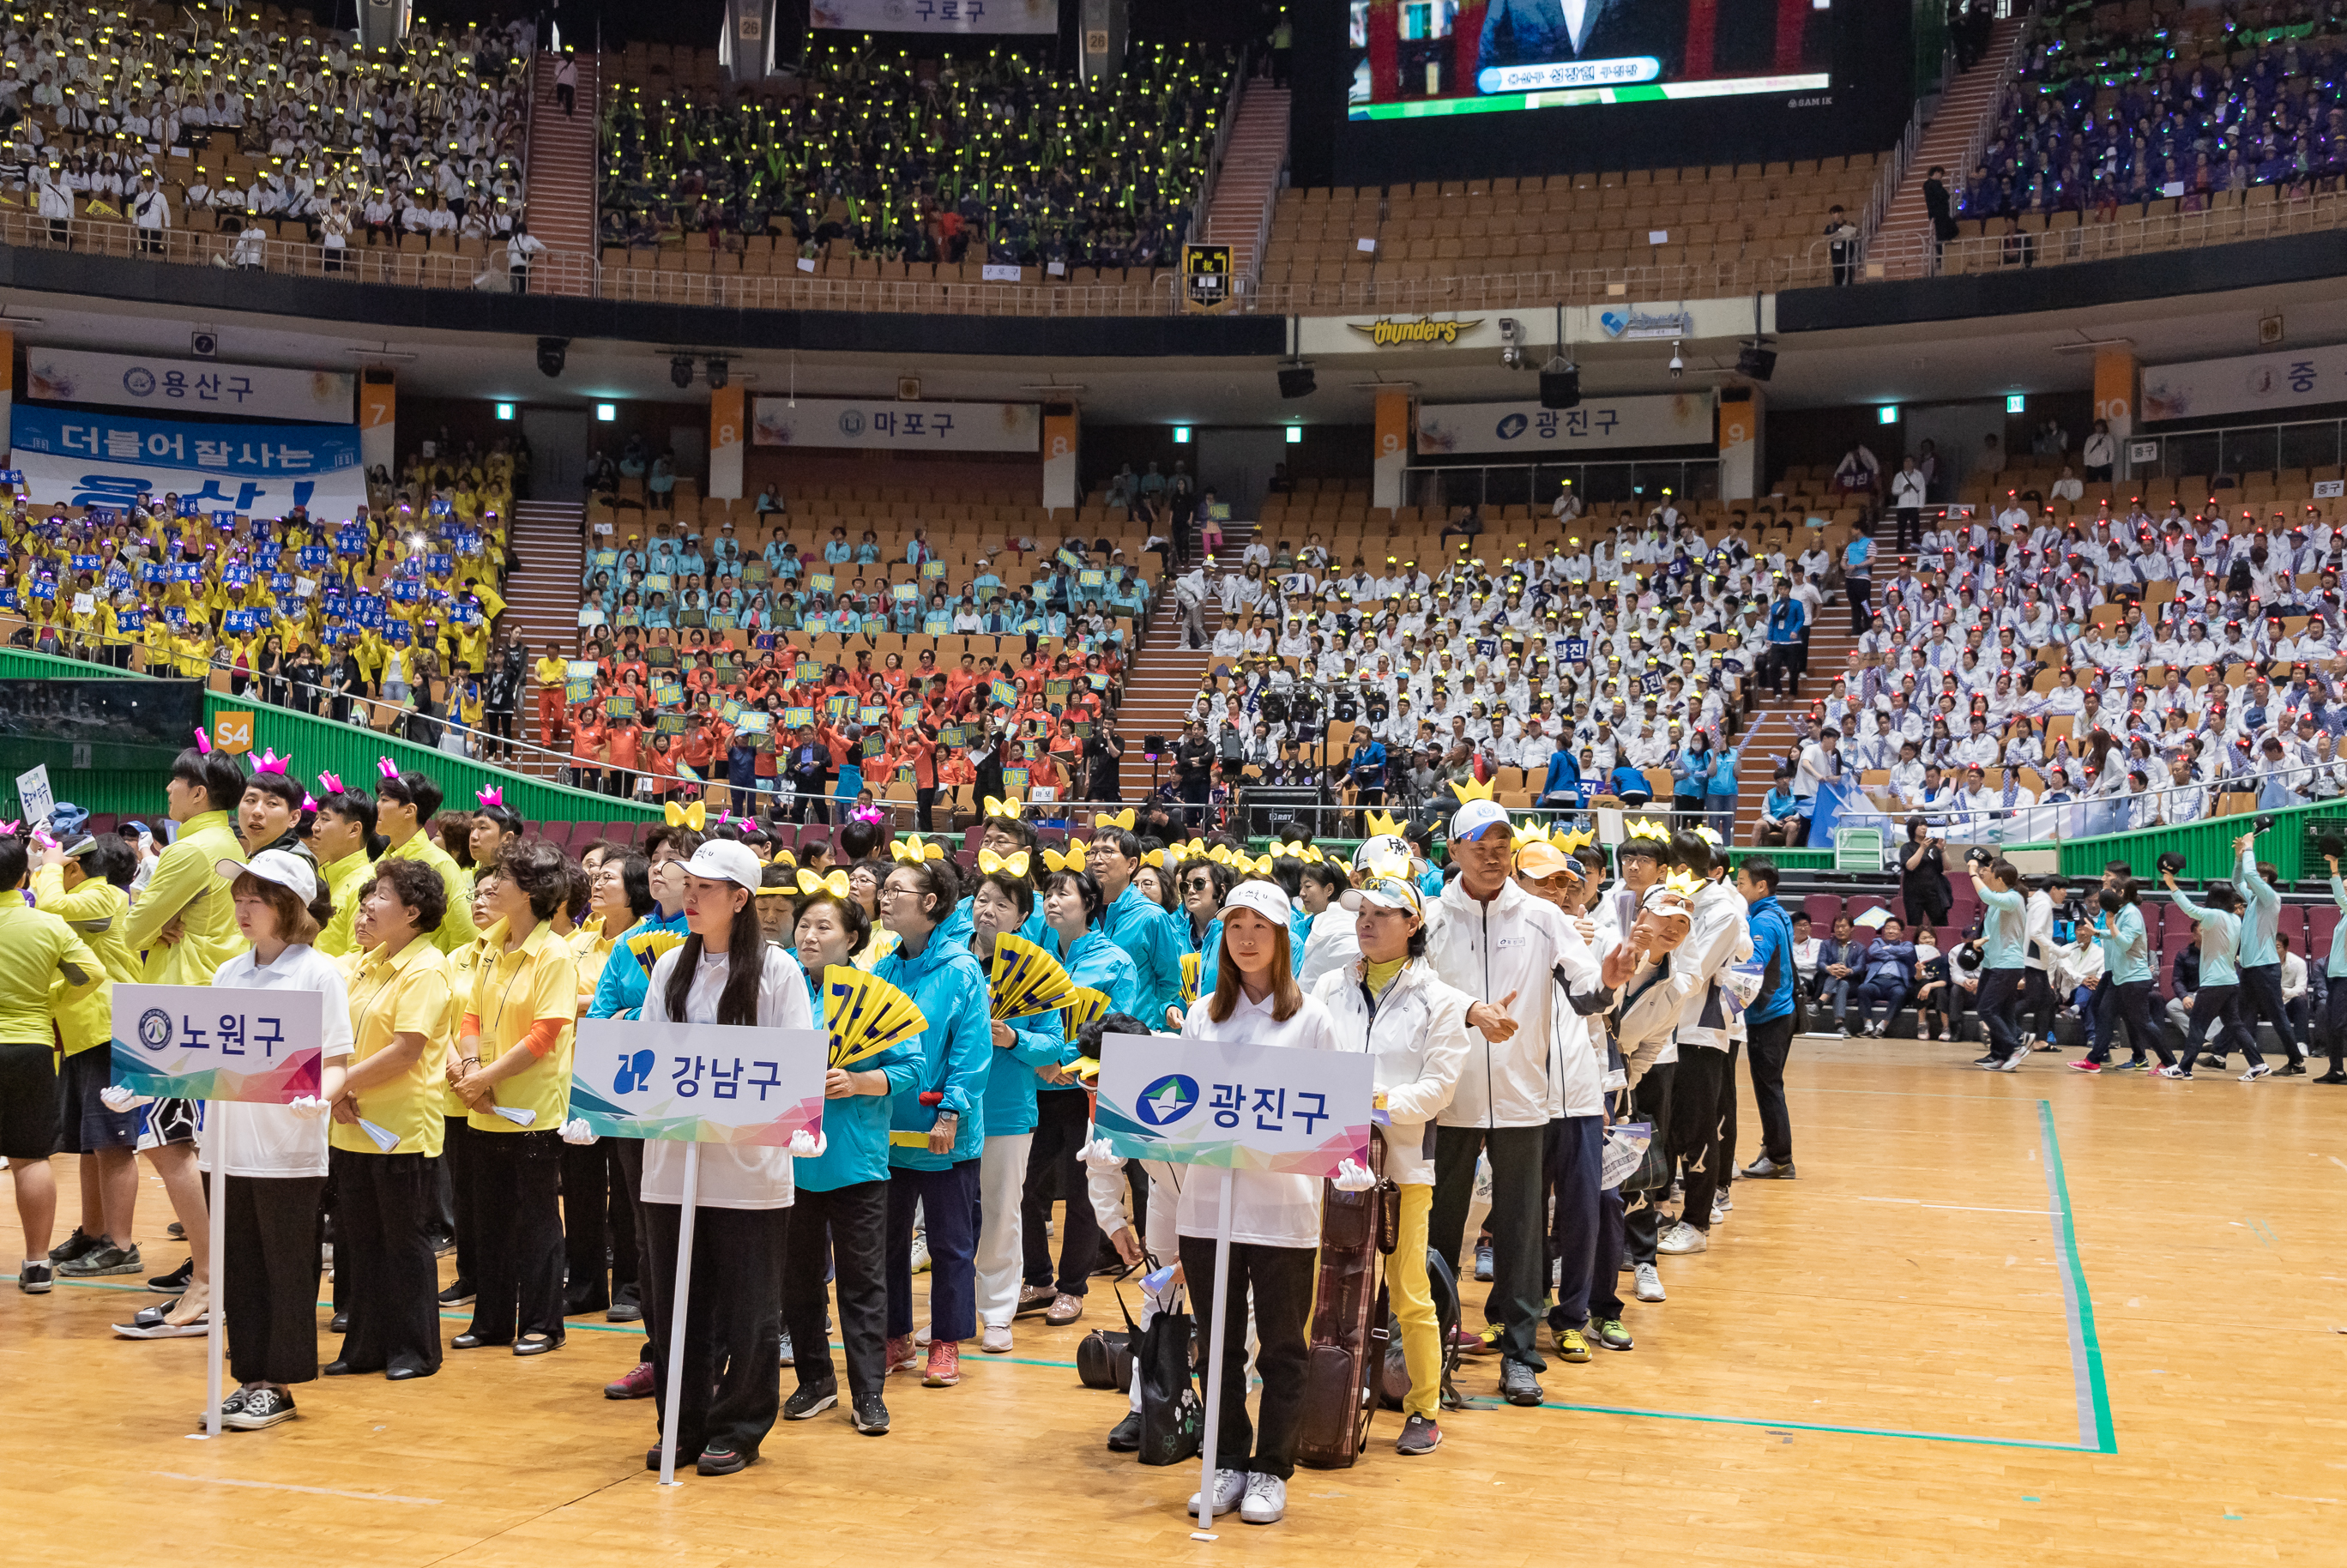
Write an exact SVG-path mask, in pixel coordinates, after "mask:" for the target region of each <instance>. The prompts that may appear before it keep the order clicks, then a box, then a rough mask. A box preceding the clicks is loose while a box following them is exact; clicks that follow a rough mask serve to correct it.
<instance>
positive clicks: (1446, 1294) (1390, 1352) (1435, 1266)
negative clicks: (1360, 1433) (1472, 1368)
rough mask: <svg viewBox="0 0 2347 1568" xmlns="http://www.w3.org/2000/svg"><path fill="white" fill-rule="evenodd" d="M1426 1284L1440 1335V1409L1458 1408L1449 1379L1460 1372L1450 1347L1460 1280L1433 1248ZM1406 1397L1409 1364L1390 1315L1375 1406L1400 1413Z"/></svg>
mask: <svg viewBox="0 0 2347 1568" xmlns="http://www.w3.org/2000/svg"><path fill="white" fill-rule="evenodd" d="M1426 1284H1427V1289H1428V1292H1429V1294H1430V1295H1431V1296H1433V1297H1434V1321H1435V1323H1436V1325H1437V1326H1438V1327H1440V1329H1441V1331H1442V1408H1443V1409H1446V1410H1455V1409H1459V1408H1460V1398H1459V1390H1458V1389H1456V1388H1454V1387H1452V1385H1451V1375H1452V1374H1453V1373H1455V1372H1457V1371H1458V1370H1459V1347H1458V1346H1457V1345H1456V1344H1454V1343H1452V1341H1454V1340H1455V1339H1457V1338H1458V1337H1459V1278H1458V1276H1456V1275H1454V1274H1452V1273H1451V1272H1450V1265H1449V1264H1448V1263H1445V1262H1444V1261H1443V1260H1442V1255H1441V1254H1440V1253H1439V1252H1437V1251H1435V1250H1434V1249H1433V1248H1432V1247H1428V1248H1427V1249H1426ZM1408 1395H1409V1363H1408V1362H1407V1361H1405V1360H1404V1359H1403V1358H1402V1352H1401V1319H1400V1318H1399V1317H1396V1316H1394V1315H1393V1314H1391V1313H1390V1312H1389V1313H1388V1314H1387V1317H1386V1356H1385V1362H1384V1365H1383V1366H1382V1367H1380V1368H1378V1403H1379V1404H1381V1405H1383V1406H1385V1408H1386V1409H1389V1410H1399V1409H1401V1403H1402V1400H1403V1399H1405V1398H1406V1397H1407V1396H1408Z"/></svg>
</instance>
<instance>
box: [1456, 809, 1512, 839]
mask: <svg viewBox="0 0 2347 1568" xmlns="http://www.w3.org/2000/svg"><path fill="white" fill-rule="evenodd" d="M1507 825H1508V812H1507V808H1506V807H1505V806H1502V805H1501V804H1500V803H1499V802H1498V801H1495V800H1471V801H1469V802H1468V803H1467V804H1465V805H1462V806H1460V808H1459V809H1458V810H1457V811H1456V812H1454V813H1452V814H1451V817H1450V836H1451V837H1453V838H1481V837H1482V836H1483V835H1484V833H1485V832H1486V831H1487V830H1489V829H1491V828H1494V827H1507ZM1510 831H1511V832H1512V831H1513V830H1512V829H1511V830H1510Z"/></svg>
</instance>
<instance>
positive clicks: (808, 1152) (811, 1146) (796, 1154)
mask: <svg viewBox="0 0 2347 1568" xmlns="http://www.w3.org/2000/svg"><path fill="white" fill-rule="evenodd" d="M830 1147H831V1134H830V1133H828V1132H808V1131H807V1130H806V1129H805V1128H804V1127H802V1128H800V1129H799V1130H798V1131H797V1132H794V1133H792V1134H791V1142H790V1151H791V1158H792V1159H794V1160H812V1159H814V1158H815V1156H816V1155H817V1154H820V1153H823V1152H824V1151H825V1149H828V1148H830Z"/></svg>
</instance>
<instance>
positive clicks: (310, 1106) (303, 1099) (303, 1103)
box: [285, 1094, 333, 1122]
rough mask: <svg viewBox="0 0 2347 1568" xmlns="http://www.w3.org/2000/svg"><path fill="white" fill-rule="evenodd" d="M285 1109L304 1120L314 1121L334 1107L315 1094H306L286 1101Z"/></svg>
mask: <svg viewBox="0 0 2347 1568" xmlns="http://www.w3.org/2000/svg"><path fill="white" fill-rule="evenodd" d="M285 1109H286V1110H288V1111H291V1112H293V1114H294V1115H296V1116H299V1117H300V1118H302V1121H304V1122H314V1121H316V1120H317V1119H318V1118H319V1117H321V1116H323V1115H324V1114H325V1113H326V1112H328V1111H329V1110H331V1109H333V1107H331V1106H329V1105H328V1104H327V1103H326V1102H324V1101H323V1100H321V1099H319V1098H318V1097H317V1096H316V1095H314V1094H304V1095H301V1096H299V1097H298V1098H295V1099H292V1100H289V1101H287V1102H285Z"/></svg>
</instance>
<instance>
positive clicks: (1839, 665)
mask: <svg viewBox="0 0 2347 1568" xmlns="http://www.w3.org/2000/svg"><path fill="white" fill-rule="evenodd" d="M1857 644H1858V639H1856V638H1855V637H1852V636H1851V635H1850V606H1849V605H1848V604H1847V603H1845V602H1843V601H1842V600H1841V597H1840V594H1839V593H1837V594H1836V595H1835V596H1834V598H1833V600H1831V601H1829V603H1828V604H1827V605H1826V606H1825V608H1824V609H1823V610H1821V611H1819V616H1818V623H1817V625H1816V626H1815V627H1814V628H1812V629H1811V630H1810V632H1809V675H1808V676H1807V677H1806V678H1805V679H1804V680H1803V681H1802V682H1801V695H1800V698H1799V701H1795V700H1794V699H1793V698H1792V697H1790V696H1787V697H1782V698H1779V699H1778V700H1776V701H1774V702H1771V701H1770V700H1769V697H1768V693H1767V692H1761V693H1760V706H1759V710H1758V712H1755V713H1753V714H1751V715H1750V716H1749V717H1747V720H1746V721H1745V728H1744V733H1743V735H1742V737H1741V738H1740V739H1739V740H1738V741H1737V754H1736V835H1735V837H1734V838H1733V839H1732V840H1730V842H1731V843H1734V844H1738V845H1749V844H1751V843H1753V842H1754V841H1755V839H1756V837H1757V836H1758V831H1759V825H1760V805H1761V803H1762V802H1763V801H1765V800H1766V799H1768V791H1769V788H1770V786H1771V784H1772V782H1773V781H1772V780H1771V778H1770V776H1769V775H1770V774H1773V773H1775V771H1776V768H1777V764H1778V763H1780V762H1788V761H1792V760H1795V759H1796V758H1797V757H1798V754H1799V748H1798V747H1797V746H1796V744H1795V739H1794V737H1795V733H1796V732H1795V730H1794V727H1793V719H1794V715H1796V714H1797V713H1806V712H1809V711H1810V705H1811V704H1812V703H1814V702H1823V701H1824V700H1825V698H1826V694H1827V693H1828V692H1831V691H1832V690H1833V683H1834V677H1836V676H1837V675H1839V674H1840V673H1841V672H1842V671H1845V670H1847V669H1849V668H1850V650H1851V649H1852V648H1854V647H1856V646H1857ZM1852 738H1853V737H1850V736H1847V735H1845V736H1844V737H1843V738H1842V744H1843V746H1844V747H1845V748H1847V747H1848V746H1849V744H1850V741H1851V739H1852ZM1819 847H1820V848H1822V847H1823V845H1819Z"/></svg>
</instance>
